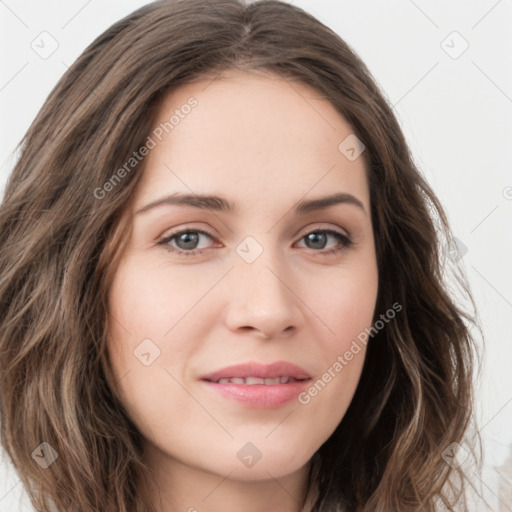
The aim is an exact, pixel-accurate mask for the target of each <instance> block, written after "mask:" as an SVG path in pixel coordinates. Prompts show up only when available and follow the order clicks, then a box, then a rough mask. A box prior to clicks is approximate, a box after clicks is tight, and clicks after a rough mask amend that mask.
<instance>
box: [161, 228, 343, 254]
mask: <svg viewBox="0 0 512 512" xmlns="http://www.w3.org/2000/svg"><path fill="white" fill-rule="evenodd" d="M184 233H200V234H203V235H206V236H208V237H210V238H212V239H215V237H214V235H213V234H211V233H209V232H208V231H204V230H202V229H182V230H181V231H176V232H175V233H171V234H170V235H168V236H166V237H165V238H163V239H162V240H161V241H160V242H158V244H157V245H161V246H164V249H165V250H166V251H169V252H172V253H175V254H177V255H178V256H198V255H201V254H203V253H204V252H205V251H208V250H209V249H192V250H190V251H185V250H183V249H177V248H176V247H173V246H172V245H170V244H169V242H170V241H171V240H173V239H174V238H176V237H179V236H180V235H183V234H184ZM311 233H317V234H328V235H334V236H336V237H337V238H338V239H339V241H340V244H341V245H338V246H337V247H333V248H331V249H327V250H323V251H322V250H318V251H315V250H314V249H312V250H313V252H316V253H319V254H321V255H322V256H329V255H331V254H335V253H338V252H341V251H344V250H347V249H349V248H350V247H351V246H352V245H353V242H352V240H350V238H348V237H347V236H346V235H343V234H341V233H338V232H337V231H334V230H332V229H316V230H313V231H309V232H308V233H306V234H305V235H303V236H302V237H301V238H300V240H302V239H303V238H305V237H306V236H307V235H310V234H311Z"/></svg>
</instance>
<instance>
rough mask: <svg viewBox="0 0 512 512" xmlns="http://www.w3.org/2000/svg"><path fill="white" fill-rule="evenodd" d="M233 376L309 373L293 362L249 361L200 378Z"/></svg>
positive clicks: (306, 376)
mask: <svg viewBox="0 0 512 512" xmlns="http://www.w3.org/2000/svg"><path fill="white" fill-rule="evenodd" d="M234 377H242V378H246V377H259V378H261V379H272V378H274V377H293V378H295V379H301V380H302V379H309V378H311V376H310V375H309V373H308V372H307V371H306V370H304V368H301V367H300V366H297V365H296V364H293V363H288V362H286V361H276V362H274V363H271V364H260V363H257V362H255V361H251V362H249V363H243V364H236V365H233V366H227V367H226V368H222V369H220V370H217V371H215V372H212V373H208V374H207V375H203V376H202V377H201V379H202V380H210V381H217V380H219V379H231V378H234Z"/></svg>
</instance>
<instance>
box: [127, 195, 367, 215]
mask: <svg viewBox="0 0 512 512" xmlns="http://www.w3.org/2000/svg"><path fill="white" fill-rule="evenodd" d="M336 204H350V205H354V206H357V207H358V208H360V209H361V210H362V211H363V212H364V214H365V215H366V210H365V208H364V205H363V203H362V202H361V201H360V200H359V199H357V197H355V196H353V195H352V194H346V193H337V194H332V195H329V196H325V197H319V198H317V199H309V200H307V201H300V202H299V203H298V204H297V206H296V207H295V208H294V212H295V213H296V214H299V215H303V214H306V213H310V212H313V211H317V210H323V209H325V208H329V207H330V206H333V205H336ZM163 205H179V206H191V207H193V208H201V209H205V210H214V211H218V212H228V213H232V212H236V211H238V207H237V205H236V203H233V202H231V201H229V200H228V199H225V198H223V197H220V196H213V195H204V194H182V193H175V194H171V195H168V196H165V197H162V198H160V199H157V200H155V201H153V202H151V203H149V204H147V205H146V206H144V207H142V208H141V209H140V210H137V211H136V212H135V215H139V214H141V213H146V212H148V211H150V210H153V209H154V208H157V207H159V206H163Z"/></svg>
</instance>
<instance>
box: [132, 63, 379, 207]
mask: <svg viewBox="0 0 512 512" xmlns="http://www.w3.org/2000/svg"><path fill="white" fill-rule="evenodd" d="M191 105H193V106H191ZM151 133H152V134H156V135H152V136H153V140H154V142H155V147H154V148H153V149H151V151H150V152H149V154H148V156H147V157H146V158H147V160H146V162H145V163H146V166H145V167H146V168H145V170H144V175H143V178H142V181H141V183H140V185H139V190H138V194H137V196H138V200H137V201H136V205H140V203H141V201H145V200H147V199H153V198H154V197H155V194H161V193H162V192H173V191H180V192H187V193H194V192H195V193H217V194H219V195H223V196H233V199H234V200H237V202H238V200H240V201H241V202H244V201H253V200H255V199H256V198H258V197H259V198H260V201H261V200H262V198H264V197H265V198H267V200H273V201H275V202H279V201H283V200H285V198H286V197H288V196H290V198H292V197H293V198H295V199H296V200H298V199H300V198H301V197H302V196H304V195H305V194H308V192H309V191H311V192H312V193H313V195H318V194H321V193H322V194H323V193H333V192H338V191H341V192H347V193H351V194H354V195H357V196H359V198H360V199H361V201H362V202H364V203H365V204H368V200H369V199H368V196H369V194H368V189H367V181H366V169H365V163H364V160H363V158H362V156H361V157H360V158H357V159H356V160H353V161H351V160H349V159H347V157H346V156H345V155H344V154H343V153H342V152H341V151H340V149H339V145H340V143H341V142H342V141H343V140H345V139H346V138H347V137H348V136H351V135H352V134H353V128H352V127H351V125H350V124H349V123H348V122H347V121H346V119H344V118H343V116H341V115H340V114H339V113H338V112H337V110H336V109H335V107H334V106H333V105H332V104H331V103H330V102H329V101H327V100H326V99H324V98H323V97H322V96H321V95H320V94H319V93H318V92H316V91H315V90H314V89H312V88H310V87H309V86H307V85H304V84H302V83H300V82H298V81H292V80H289V79H283V78H281V77H280V76H278V75H273V74H270V73H267V72H228V73H225V74H223V75H222V76H220V77H217V78H215V79H205V80H199V81H196V82H193V83H189V84H186V85H184V86H181V87H179V88H178V89H176V90H174V91H172V92H171V93H169V94H168V95H167V96H166V97H165V98H164V99H163V101H162V103H161V106H160V109H159V112H158V115H157V117H156V120H155V123H154V128H153V130H152V132H151ZM150 135H151V134H150Z"/></svg>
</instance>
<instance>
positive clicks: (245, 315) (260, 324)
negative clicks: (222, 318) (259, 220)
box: [227, 236, 302, 336]
mask: <svg viewBox="0 0 512 512" xmlns="http://www.w3.org/2000/svg"><path fill="white" fill-rule="evenodd" d="M259 239H260V240H261V241H259V240H256V239H255V238H254V237H247V238H246V239H244V240H243V241H242V242H241V243H240V244H239V245H238V246H237V248H236V252H237V255H236V258H235V265H234V266H235V268H234V269H233V271H232V272H231V273H230V274H231V276H230V283H229V292H228V293H229V299H228V308H229V310H228V314H227V322H228V325H229V327H230V329H237V328H244V329H246V328H248V327H252V328H254V329H257V330H259V331H262V332H264V333H265V334H266V335H268V336H275V335H278V334H279V332H281V331H283V330H285V329H290V327H291V326H293V327H299V326H300V325H301V318H302V315H301V312H300V308H299V307H298V302H299V301H298V299H297V297H296V295H295V294H294V293H293V288H294V283H293V276H292V274H291V272H288V271H287V267H286V265H285V263H284V255H283V254H281V253H280V251H279V250H278V248H277V247H273V246H271V244H270V241H271V239H272V236H266V237H259ZM263 239H264V240H263Z"/></svg>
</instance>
